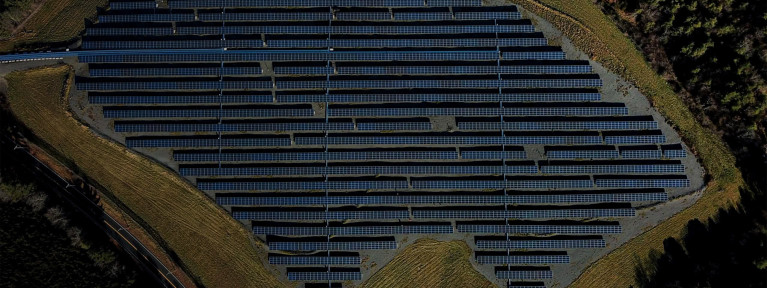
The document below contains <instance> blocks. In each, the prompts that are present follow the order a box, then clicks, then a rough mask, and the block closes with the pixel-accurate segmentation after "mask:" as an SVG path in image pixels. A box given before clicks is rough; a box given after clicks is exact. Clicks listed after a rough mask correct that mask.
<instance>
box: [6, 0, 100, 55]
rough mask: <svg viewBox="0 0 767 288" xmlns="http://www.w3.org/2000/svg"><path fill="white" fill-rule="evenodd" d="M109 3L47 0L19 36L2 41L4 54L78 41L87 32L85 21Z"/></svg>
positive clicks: (96, 0) (93, 16)
mask: <svg viewBox="0 0 767 288" xmlns="http://www.w3.org/2000/svg"><path fill="white" fill-rule="evenodd" d="M106 4H107V1H106V0H47V1H45V3H43V5H42V6H41V7H40V10H39V11H37V13H35V14H33V15H31V16H30V17H29V19H28V20H27V22H26V24H25V25H24V27H22V28H21V29H19V32H18V33H16V34H15V35H13V36H12V37H11V38H10V39H8V40H4V41H0V53H7V52H11V51H16V50H27V49H29V48H33V47H39V48H41V49H42V48H47V47H46V46H51V45H54V46H56V45H61V44H60V43H64V42H70V41H74V40H75V38H77V37H78V36H79V35H80V32H81V31H83V30H84V29H85V19H87V18H90V19H92V18H95V16H96V8H97V7H101V6H105V5H106ZM27 47H29V48H27Z"/></svg>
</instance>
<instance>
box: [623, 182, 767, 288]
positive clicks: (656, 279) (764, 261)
mask: <svg viewBox="0 0 767 288" xmlns="http://www.w3.org/2000/svg"><path fill="white" fill-rule="evenodd" d="M741 196H742V197H743V199H742V201H741V204H740V206H739V207H732V208H730V209H727V210H724V209H721V210H719V213H718V214H717V216H716V218H715V219H709V220H708V221H707V223H703V222H701V221H699V220H697V219H696V220H692V221H690V222H689V223H687V231H686V233H685V236H684V237H683V238H682V239H681V241H678V240H676V239H674V238H668V239H666V240H665V241H664V242H663V246H664V249H663V251H662V252H661V251H653V252H652V253H651V254H650V260H649V262H646V263H642V264H641V265H639V266H638V267H636V276H635V277H636V282H637V283H638V285H639V287H641V288H649V287H725V288H729V287H739V288H741V287H742V288H747V287H754V288H762V287H767V239H765V237H766V235H767V226H766V224H767V223H766V222H767V221H766V220H765V219H767V211H765V209H764V201H765V199H764V196H763V194H757V195H754V194H752V193H750V192H747V191H741Z"/></svg>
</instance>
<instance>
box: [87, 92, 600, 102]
mask: <svg viewBox="0 0 767 288" xmlns="http://www.w3.org/2000/svg"><path fill="white" fill-rule="evenodd" d="M219 93H220V94H219ZM274 93H275V94H274V95H272V92H271V91H223V92H219V91H209V92H205V91H196V92H163V91H157V92H155V91H152V92H149V91H135V92H134V91H131V92H101V91H90V92H88V102H89V103H91V104H203V103H216V104H219V103H269V102H274V101H276V102H278V103H319V102H325V101H327V102H330V103H339V102H341V103H343V102H358V103H365V102H463V103H467V102H496V103H497V102H499V101H502V102H585V101H599V100H600V98H601V96H600V94H599V92H598V90H596V89H562V88H557V89H509V88H507V89H503V91H502V93H498V89H495V90H488V89H460V88H456V89H450V90H445V89H408V90H397V89H393V90H375V89H370V90H366V91H364V93H362V92H361V91H354V90H335V89H332V90H329V91H325V90H322V91H320V90H316V91H289V90H279V91H275V92H274Z"/></svg>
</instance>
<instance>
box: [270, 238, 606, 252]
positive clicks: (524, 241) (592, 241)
mask: <svg viewBox="0 0 767 288" xmlns="http://www.w3.org/2000/svg"><path fill="white" fill-rule="evenodd" d="M323 238H324V237H296V238H286V237H280V238H277V237H275V238H273V239H270V237H269V236H267V244H268V246H269V250H281V251H357V250H381V249H397V242H396V241H395V240H394V237H392V236H389V237H353V238H344V237H331V238H330V240H329V241H328V240H327V238H324V239H323ZM475 244H476V245H477V248H478V249H575V248H604V247H605V240H604V239H602V238H601V237H581V238H575V236H569V237H568V238H561V237H557V236H554V237H523V238H517V237H512V238H510V239H508V240H507V239H506V238H505V237H502V236H501V237H493V236H485V237H482V236H476V237H475Z"/></svg>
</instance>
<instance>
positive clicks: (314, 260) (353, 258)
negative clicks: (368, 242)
mask: <svg viewBox="0 0 767 288" xmlns="http://www.w3.org/2000/svg"><path fill="white" fill-rule="evenodd" d="M355 254H356V253H355ZM268 260H269V264H272V265H291V266H301V265H333V266H344V265H360V264H362V260H361V258H360V256H359V254H356V255H333V254H331V256H328V255H327V254H324V253H315V254H313V255H291V254H279V253H269V256H268ZM475 260H476V261H477V263H479V264H528V265H529V264H568V263H570V256H568V255H567V254H564V255H563V254H516V253H515V254H512V255H505V254H504V255H496V254H486V253H482V252H477V253H476V256H475Z"/></svg>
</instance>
